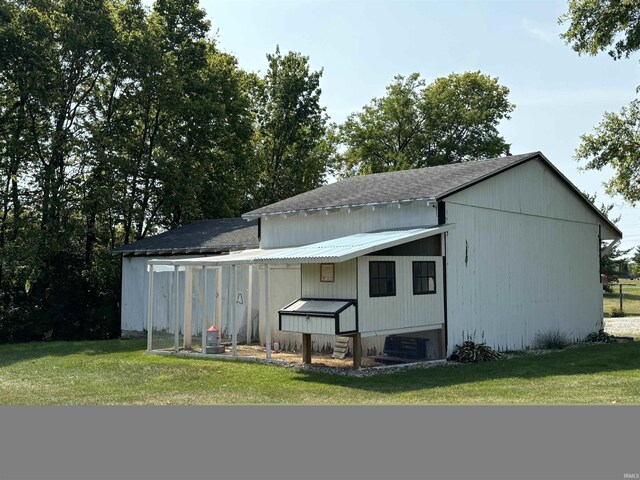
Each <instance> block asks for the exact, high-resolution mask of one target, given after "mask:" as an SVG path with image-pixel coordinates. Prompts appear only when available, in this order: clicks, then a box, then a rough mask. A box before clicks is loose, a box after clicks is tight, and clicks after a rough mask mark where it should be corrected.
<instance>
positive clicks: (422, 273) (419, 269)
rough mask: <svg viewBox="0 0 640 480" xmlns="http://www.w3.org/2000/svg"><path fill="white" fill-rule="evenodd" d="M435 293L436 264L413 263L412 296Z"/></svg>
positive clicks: (430, 262) (431, 262)
mask: <svg viewBox="0 0 640 480" xmlns="http://www.w3.org/2000/svg"><path fill="white" fill-rule="evenodd" d="M430 293H436V262H433V261H429V262H413V294H414V295H427V294H430Z"/></svg>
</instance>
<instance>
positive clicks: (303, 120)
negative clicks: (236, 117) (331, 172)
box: [253, 48, 329, 206]
mask: <svg viewBox="0 0 640 480" xmlns="http://www.w3.org/2000/svg"><path fill="white" fill-rule="evenodd" d="M267 61H268V65H269V68H268V70H267V73H266V75H265V76H264V78H255V82H254V89H253V93H254V102H255V109H256V123H257V128H256V133H255V145H256V147H255V148H256V150H255V153H256V160H257V166H258V168H259V184H258V187H257V189H256V191H255V206H262V205H266V204H269V203H273V202H276V201H278V200H282V199H284V198H287V197H290V196H293V195H297V194H299V193H302V192H306V191H307V190H311V189H313V188H316V187H319V186H320V185H321V184H322V183H323V182H324V173H325V170H326V168H327V161H328V157H329V154H328V152H327V150H326V148H323V147H325V135H326V131H327V126H326V125H327V115H326V113H325V109H324V108H323V107H322V106H321V105H320V94H321V92H322V91H321V89H320V77H321V76H322V70H318V71H315V72H314V71H311V69H310V66H309V58H308V57H305V56H303V55H301V54H299V53H294V52H289V53H287V54H284V55H283V54H282V53H281V52H280V49H279V48H276V51H275V53H273V54H268V55H267Z"/></svg>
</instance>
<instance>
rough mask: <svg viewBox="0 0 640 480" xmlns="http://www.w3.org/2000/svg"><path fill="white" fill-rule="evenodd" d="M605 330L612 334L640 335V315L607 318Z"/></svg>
mask: <svg viewBox="0 0 640 480" xmlns="http://www.w3.org/2000/svg"><path fill="white" fill-rule="evenodd" d="M604 330H605V331H606V332H607V333H609V334H611V335H618V336H627V337H636V338H637V337H640V317H622V318H605V319H604Z"/></svg>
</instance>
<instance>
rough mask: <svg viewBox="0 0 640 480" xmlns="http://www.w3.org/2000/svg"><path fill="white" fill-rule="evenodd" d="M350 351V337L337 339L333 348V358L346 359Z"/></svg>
mask: <svg viewBox="0 0 640 480" xmlns="http://www.w3.org/2000/svg"><path fill="white" fill-rule="evenodd" d="M348 351H349V337H336V345H335V347H333V355H331V356H332V357H333V358H345V357H346V356H347V352H348Z"/></svg>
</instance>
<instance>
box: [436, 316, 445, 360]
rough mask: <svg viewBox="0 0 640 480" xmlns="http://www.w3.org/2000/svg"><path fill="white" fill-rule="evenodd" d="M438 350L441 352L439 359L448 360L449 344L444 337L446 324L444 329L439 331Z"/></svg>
mask: <svg viewBox="0 0 640 480" xmlns="http://www.w3.org/2000/svg"><path fill="white" fill-rule="evenodd" d="M438 350H439V352H438V353H439V355H438V356H439V357H440V358H441V359H442V358H446V356H447V344H446V341H445V335H444V324H443V325H442V328H440V330H439V331H438Z"/></svg>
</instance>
